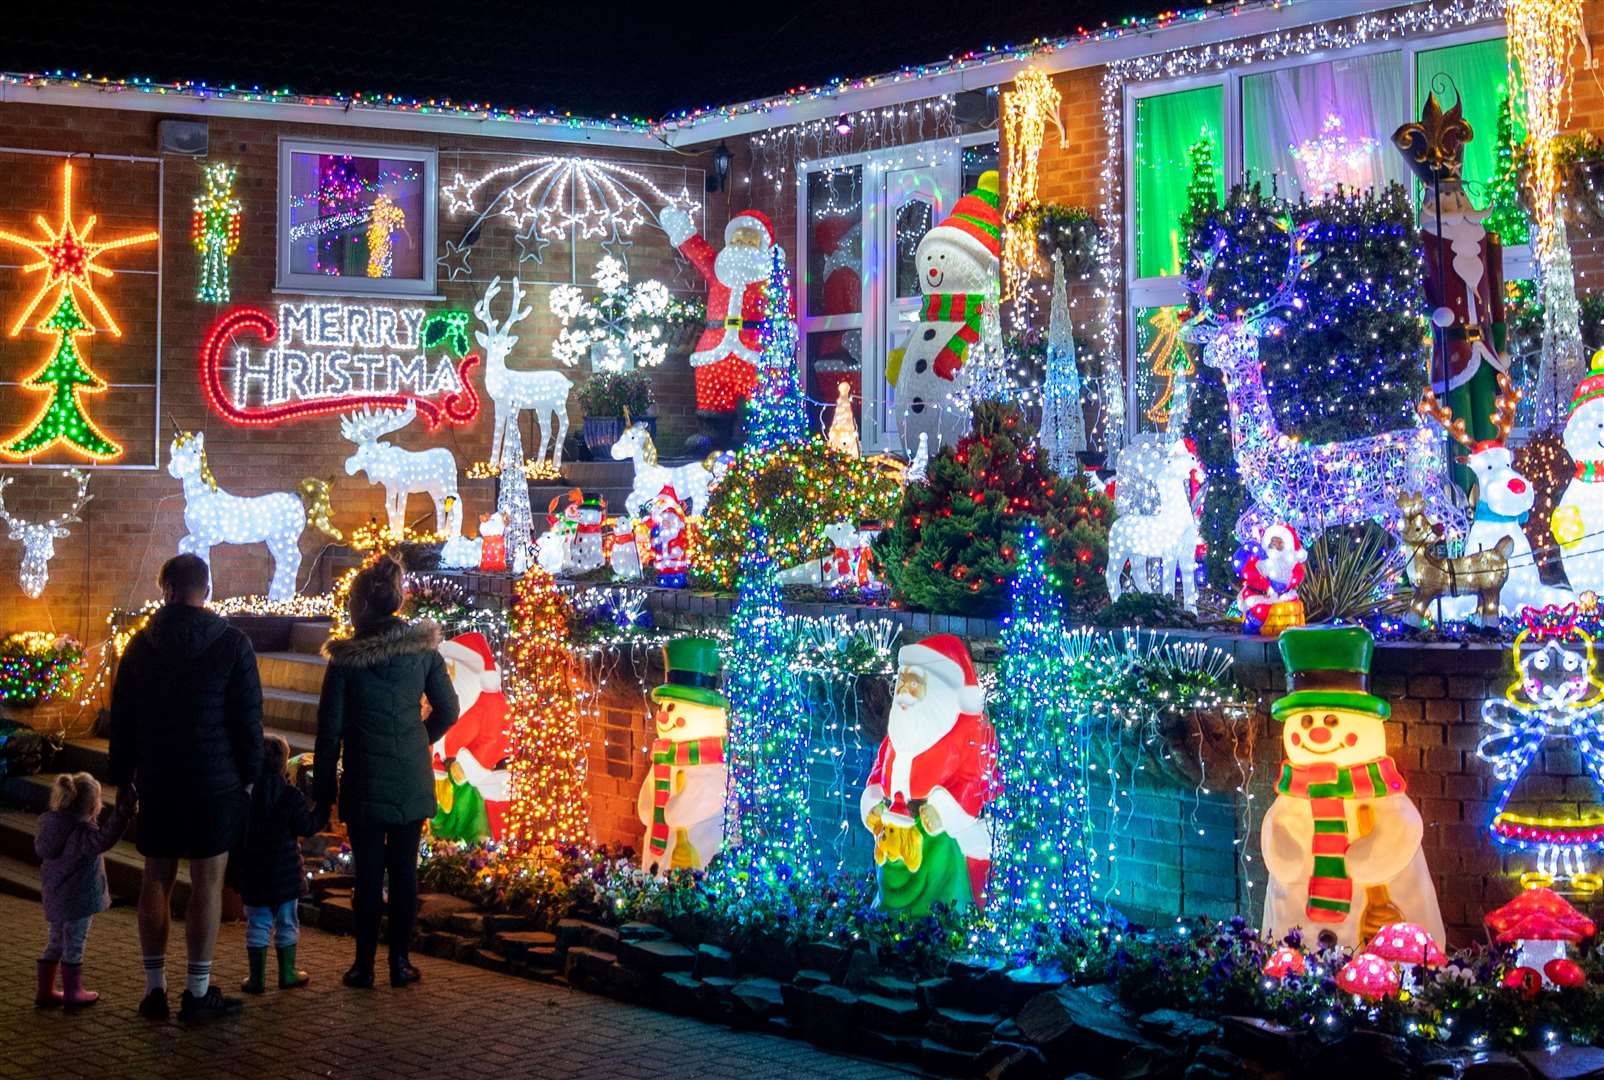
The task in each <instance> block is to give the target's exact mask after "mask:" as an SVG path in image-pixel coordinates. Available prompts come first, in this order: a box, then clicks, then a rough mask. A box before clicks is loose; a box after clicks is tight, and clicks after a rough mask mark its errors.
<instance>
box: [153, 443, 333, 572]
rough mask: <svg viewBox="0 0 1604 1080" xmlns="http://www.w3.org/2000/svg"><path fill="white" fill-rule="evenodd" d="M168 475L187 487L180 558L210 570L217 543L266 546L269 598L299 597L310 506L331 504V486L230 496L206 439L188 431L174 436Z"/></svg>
mask: <svg viewBox="0 0 1604 1080" xmlns="http://www.w3.org/2000/svg"><path fill="white" fill-rule="evenodd" d="M167 472H168V474H169V475H171V476H172V477H173V478H174V479H175V480H179V481H182V482H183V485H184V527H185V528H186V529H188V530H189V531H188V533H186V534H185V536H184V538H183V539H182V540H180V541H179V542H178V550H179V552H180V553H182V554H190V555H199V556H200V557H201V559H202V560H203V561H204V562H206V564H207V565H211V561H212V548H213V547H215V546H217V545H218V544H259V543H265V544H266V545H267V550H268V551H269V552H270V553H271V554H272V556H273V581H272V583H271V584H270V585H269V586H268V589H267V598H268V599H269V600H288V599H289V598H290V597H292V596H294V595H295V584H296V575H297V574H298V573H299V572H300V569H301V533H302V532H304V531H305V530H306V510H307V505H308V504H312V505H316V504H318V503H320V502H321V503H326V502H327V499H328V484H327V482H325V481H323V480H318V479H315V478H313V479H308V480H303V481H302V482H301V485H300V488H299V492H300V493H299V494H294V493H291V492H288V491H275V492H272V493H271V494H268V495H254V496H245V495H230V494H229V493H228V492H226V491H224V490H223V489H222V487H221V486H220V485H219V484H218V483H217V478H216V477H215V476H213V475H212V470H211V467H210V466H209V465H207V464H206V436H205V435H204V434H201V433H199V432H188V431H180V432H179V433H178V434H177V435H175V436H173V443H172V446H171V447H169V448H168V452H167ZM317 518H318V519H319V520H317V521H316V522H315V523H316V524H317V525H318V527H319V528H320V529H323V530H324V531H325V532H329V530H330V529H332V525H329V523H328V522H327V520H326V515H323V514H321V513H320V514H318V515H317ZM330 535H331V536H337V535H338V533H337V532H330Z"/></svg>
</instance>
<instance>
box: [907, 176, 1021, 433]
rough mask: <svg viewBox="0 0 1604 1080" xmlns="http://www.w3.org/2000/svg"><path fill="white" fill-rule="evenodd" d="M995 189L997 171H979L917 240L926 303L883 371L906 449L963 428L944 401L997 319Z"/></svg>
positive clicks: (963, 380)
mask: <svg viewBox="0 0 1604 1080" xmlns="http://www.w3.org/2000/svg"><path fill="white" fill-rule="evenodd" d="M997 192H998V181H997V173H996V172H994V171H988V172H984V173H981V175H980V180H979V181H978V182H977V183H976V186H975V190H973V191H971V192H969V193H968V194H967V195H965V196H964V197H963V198H961V199H959V200H958V204H957V205H956V206H955V207H953V210H952V213H951V214H950V215H948V217H947V218H946V220H944V221H942V223H941V224H939V225H937V226H936V227H935V228H933V229H931V230H930V231H929V232H927V233H925V235H924V239H922V240H920V241H919V247H918V250H917V251H916V252H915V261H916V262H917V264H918V267H919V289H920V291H921V292H922V293H923V294H924V301H923V304H922V305H921V306H920V308H919V321H918V322H917V323H916V324H915V325H914V327H913V329H912V330H911V331H910V332H909V334H908V339H907V341H906V342H905V343H904V345H903V347H902V349H901V350H899V353H898V354H894V355H893V357H892V363H891V364H890V365H888V371H887V375H888V378H889V379H890V381H891V382H892V383H893V384H894V385H895V386H896V388H897V408H898V411H899V413H900V426H901V429H902V444H903V445H904V446H908V447H911V446H914V445H916V444H917V443H918V442H919V437H920V436H921V435H928V436H929V441H930V443H931V449H932V450H936V449H939V448H940V446H941V444H942V443H943V442H947V443H950V442H953V441H954V440H956V439H957V437H958V436H959V435H961V434H962V433H963V432H964V431H965V430H966V429H967V427H968V423H969V417H968V415H967V414H966V413H960V412H959V411H958V410H956V409H954V408H953V404H952V402H951V400H950V399H951V398H952V397H953V395H954V394H955V393H956V392H957V391H959V390H961V389H962V388H963V387H964V386H965V385H967V383H968V381H969V375H970V368H969V365H968V360H969V359H970V352H971V350H972V349H973V348H974V347H975V345H976V343H978V342H979V341H980V339H981V337H982V335H983V332H984V331H983V327H984V322H985V320H987V319H996V317H997V307H996V297H997V288H998V284H997V273H998V267H999V266H1000V265H1001V263H1000V257H1001V251H1002V246H1001V244H1002V241H1001V230H1002V218H1001V216H1000V215H999V213H998V210H997V198H998V195H997Z"/></svg>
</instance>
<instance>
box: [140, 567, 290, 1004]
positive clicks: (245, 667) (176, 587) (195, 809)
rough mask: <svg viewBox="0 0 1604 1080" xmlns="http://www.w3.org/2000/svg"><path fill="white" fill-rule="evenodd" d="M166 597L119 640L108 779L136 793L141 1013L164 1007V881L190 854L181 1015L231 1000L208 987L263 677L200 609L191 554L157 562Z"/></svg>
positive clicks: (232, 635) (249, 773)
mask: <svg viewBox="0 0 1604 1080" xmlns="http://www.w3.org/2000/svg"><path fill="white" fill-rule="evenodd" d="M160 582H161V587H162V594H163V597H164V599H165V601H166V602H165V604H164V605H163V606H162V608H161V609H160V610H158V611H157V612H156V614H154V615H153V616H151V619H150V622H149V623H148V624H147V625H146V627H145V628H144V629H143V630H142V631H140V632H139V633H138V634H136V635H134V637H133V639H132V640H131V641H130V642H129V643H128V648H127V650H126V651H125V652H124V653H123V657H122V661H121V662H120V663H119V664H118V666H117V680H116V683H115V684H114V685H113V687H112V694H111V781H112V783H114V784H118V785H120V786H122V787H123V788H124V790H128V785H129V782H130V781H132V782H133V786H134V788H137V790H138V793H139V801H140V806H139V817H138V819H137V825H136V830H137V834H138V835H137V843H138V847H139V851H140V854H142V855H144V856H145V872H144V880H143V881H142V883H141V887H140V893H139V942H140V946H141V950H142V952H143V953H144V962H145V997H144V1000H142V1001H141V1002H140V1004H139V1011H140V1014H141V1015H143V1016H147V1017H151V1018H162V1017H165V1016H166V1015H167V1014H168V1007H167V979H166V969H165V964H166V954H167V933H168V926H169V921H170V918H171V911H172V893H173V884H174V882H175V881H176V880H177V878H178V863H179V860H180V859H187V860H188V861H189V873H190V893H189V906H188V908H187V909H186V911H185V916H184V939H185V943H186V944H187V946H188V951H189V966H188V970H187V973H186V978H185V988H184V993H183V996H182V998H181V999H180V1009H179V1018H180V1019H183V1020H203V1019H208V1018H211V1017H214V1016H220V1015H223V1014H225V1013H229V1012H232V1011H235V1010H237V1009H238V1008H239V1007H240V1001H239V999H238V998H227V997H224V996H223V994H222V992H221V991H220V990H219V989H218V988H217V987H216V986H213V985H211V968H212V952H213V949H214V948H215V947H216V944H217V925H218V922H219V919H220V917H221V914H222V890H223V872H224V870H225V868H226V866H227V863H228V853H229V851H230V850H231V849H232V848H233V847H235V846H236V844H237V843H238V841H239V839H240V837H241V835H242V834H243V831H244V828H245V825H246V821H247V818H248V815H249V811H250V789H251V784H252V783H253V782H254V780H255V779H256V775H257V773H258V772H259V771H260V770H261V763H262V685H261V680H260V677H259V676H258V675H257V671H256V653H255V650H253V649H252V648H251V643H250V640H249V639H248V638H247V637H246V636H245V635H244V634H243V633H242V632H241V631H240V630H238V629H236V628H235V627H232V626H230V625H229V624H228V622H227V620H225V619H223V618H221V617H220V616H218V615H215V614H213V613H212V612H210V611H207V610H206V607H205V604H206V597H207V594H208V593H209V592H210V572H209V569H208V567H207V565H206V563H205V562H204V561H202V560H201V559H200V558H198V557H196V556H194V555H179V556H177V557H176V558H173V559H169V560H168V561H167V562H166V564H165V565H163V566H162V570H161V577H160Z"/></svg>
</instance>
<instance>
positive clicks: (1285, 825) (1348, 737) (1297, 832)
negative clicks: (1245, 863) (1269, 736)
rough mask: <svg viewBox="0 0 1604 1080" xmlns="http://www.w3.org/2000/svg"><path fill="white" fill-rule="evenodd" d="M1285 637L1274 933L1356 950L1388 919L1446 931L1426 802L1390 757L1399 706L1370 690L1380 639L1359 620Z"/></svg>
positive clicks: (1439, 935) (1269, 858)
mask: <svg viewBox="0 0 1604 1080" xmlns="http://www.w3.org/2000/svg"><path fill="white" fill-rule="evenodd" d="M1278 644H1279V646H1280V649H1281V657H1282V660H1283V661H1284V662H1285V664H1286V669H1287V681H1288V684H1289V687H1290V690H1291V692H1290V693H1288V694H1287V695H1286V696H1285V697H1283V698H1281V699H1280V700H1279V701H1277V702H1275V704H1273V705H1271V706H1270V714H1271V716H1273V717H1274V718H1275V719H1276V720H1278V721H1280V723H1281V725H1282V729H1281V745H1282V749H1283V751H1284V753H1285V761H1284V762H1283V763H1282V766H1281V779H1280V782H1279V783H1277V784H1276V798H1275V801H1274V802H1273V803H1271V804H1270V809H1269V812H1268V813H1266V814H1265V816H1264V826H1263V830H1262V833H1261V840H1262V843H1263V847H1264V862H1265V866H1266V867H1267V868H1268V869H1269V872H1270V881H1269V891H1268V895H1267V896H1266V898H1265V905H1264V933H1265V935H1266V936H1267V937H1270V938H1272V939H1273V938H1279V937H1281V936H1282V935H1284V934H1286V933H1287V932H1288V931H1289V930H1291V929H1292V928H1293V927H1295V926H1301V927H1303V928H1304V934H1305V936H1306V937H1307V938H1310V939H1314V938H1316V937H1318V938H1319V939H1320V940H1322V941H1327V942H1329V943H1331V944H1336V945H1342V946H1346V947H1348V948H1357V947H1359V946H1360V945H1362V944H1363V943H1364V942H1365V941H1366V940H1368V939H1369V938H1370V937H1371V936H1372V935H1373V934H1374V933H1375V932H1376V931H1377V930H1379V929H1380V928H1381V927H1382V926H1385V925H1387V924H1388V923H1394V922H1412V923H1415V924H1417V925H1418V926H1420V927H1422V928H1424V929H1425V931H1426V932H1427V933H1428V934H1431V935H1432V937H1433V938H1434V939H1435V940H1438V941H1441V940H1443V922H1442V913H1441V911H1440V910H1439V908H1438V906H1437V893H1436V890H1435V888H1434V887H1433V885H1432V882H1431V874H1430V872H1429V871H1428V870H1427V868H1426V856H1425V853H1424V852H1423V851H1422V850H1421V847H1420V838H1421V835H1422V832H1423V823H1422V821H1421V818H1420V811H1419V810H1418V809H1416V807H1415V804H1414V803H1413V802H1412V801H1411V800H1410V798H1409V796H1408V795H1407V794H1406V793H1405V790H1404V780H1403V777H1402V776H1401V775H1400V774H1399V772H1398V769H1397V767H1396V766H1395V765H1394V764H1393V762H1392V759H1391V758H1390V757H1388V756H1387V739H1386V731H1385V728H1384V726H1383V724H1384V721H1386V719H1387V718H1388V717H1389V716H1390V715H1391V714H1392V709H1391V707H1390V706H1389V705H1388V704H1387V703H1386V702H1385V701H1384V700H1382V699H1381V698H1379V697H1376V696H1375V695H1374V694H1371V693H1370V692H1369V681H1370V662H1371V658H1372V656H1373V655H1374V652H1375V641H1374V639H1373V638H1371V636H1370V632H1369V631H1367V630H1364V629H1361V628H1359V627H1340V628H1314V627H1295V628H1292V629H1289V630H1287V631H1285V632H1284V633H1282V635H1281V637H1280V639H1279V641H1278Z"/></svg>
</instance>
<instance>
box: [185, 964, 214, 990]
mask: <svg viewBox="0 0 1604 1080" xmlns="http://www.w3.org/2000/svg"><path fill="white" fill-rule="evenodd" d="M211 985H212V962H211V961H210V960H191V961H190V962H189V969H188V970H187V971H186V972H185V975H184V989H185V990H186V991H188V993H189V996H190V997H192V998H199V997H205V996H206V990H207V988H208V987H210V986H211Z"/></svg>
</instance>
